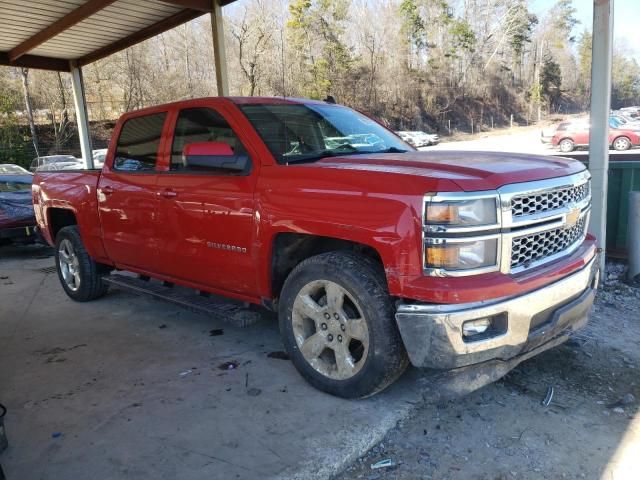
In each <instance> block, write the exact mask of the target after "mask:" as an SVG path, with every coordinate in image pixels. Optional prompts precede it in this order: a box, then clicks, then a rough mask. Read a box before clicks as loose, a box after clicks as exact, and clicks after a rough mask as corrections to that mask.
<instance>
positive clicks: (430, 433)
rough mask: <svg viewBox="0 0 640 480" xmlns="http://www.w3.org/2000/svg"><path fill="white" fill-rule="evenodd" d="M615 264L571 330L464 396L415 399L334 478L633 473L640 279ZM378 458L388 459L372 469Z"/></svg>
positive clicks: (638, 454)
mask: <svg viewBox="0 0 640 480" xmlns="http://www.w3.org/2000/svg"><path fill="white" fill-rule="evenodd" d="M621 273H622V268H620V267H619V266H615V265H610V266H608V282H607V284H606V285H605V286H604V288H603V289H601V291H600V292H599V294H598V298H597V301H596V306H595V309H594V311H593V314H592V317H591V322H590V323H589V325H588V326H587V327H586V328H585V329H584V330H583V331H581V332H580V334H579V335H577V336H576V337H575V338H574V339H572V340H570V341H569V342H568V343H566V344H564V345H562V346H560V347H558V348H556V349H553V350H550V351H547V352H545V353H543V354H541V355H540V356H538V357H536V358H533V359H531V360H529V361H527V362H524V363H523V364H521V365H520V366H519V367H517V368H516V369H515V370H513V371H512V372H511V373H510V374H509V375H507V376H506V377H505V378H503V379H502V380H500V381H498V382H496V383H494V384H492V385H489V386H487V387H485V388H483V389H480V390H478V391H476V392H474V393H472V394H470V395H468V396H467V397H465V398H463V399H459V400H457V401H451V402H448V403H446V404H444V405H426V406H424V407H422V408H420V409H418V411H417V412H416V413H415V414H414V415H413V416H412V417H411V418H409V419H407V420H403V421H402V422H400V424H399V425H398V426H397V427H396V428H395V429H394V430H392V431H391V432H390V433H389V434H388V435H387V437H386V439H385V440H384V441H383V442H381V443H380V444H379V445H377V446H376V447H374V448H373V449H372V450H370V451H369V453H368V454H367V455H365V456H363V457H361V458H360V459H359V460H358V461H356V462H355V463H354V464H353V465H352V466H351V467H350V468H349V469H348V470H347V471H345V472H344V473H343V474H342V475H340V476H338V477H336V480H347V479H367V480H375V479H385V480H386V479H418V478H420V479H423V478H424V479H511V478H526V479H556V478H569V479H571V478H578V479H581V478H587V479H596V478H603V479H605V478H606V479H615V480H619V479H638V478H640V414H639V413H638V400H637V399H639V398H640V377H639V373H640V370H639V368H640V348H638V345H639V344H640V313H639V312H640V289H638V288H632V287H629V286H627V285H626V284H624V283H622V282H621V281H619V279H618V278H617V277H618V276H620V275H621ZM549 387H551V388H553V397H552V399H551V403H550V404H549V405H548V406H547V407H545V406H543V405H542V401H543V400H544V399H545V397H546V395H547V392H548V391H549ZM387 459H388V460H391V462H392V463H393V464H394V465H393V466H391V467H386V468H379V469H372V465H374V464H375V463H376V462H379V461H382V460H387Z"/></svg>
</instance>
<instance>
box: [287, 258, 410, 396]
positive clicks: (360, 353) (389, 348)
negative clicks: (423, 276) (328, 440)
mask: <svg viewBox="0 0 640 480" xmlns="http://www.w3.org/2000/svg"><path fill="white" fill-rule="evenodd" d="M394 312H395V310H394V308H393V303H392V300H391V297H390V296H389V292H388V290H387V286H386V281H385V278H384V271H383V270H382V268H380V266H379V265H377V264H376V262H374V261H372V260H370V259H368V258H367V257H364V256H362V255H358V254H355V253H351V252H329V253H324V254H321V255H317V256H314V257H311V258H308V259H307V260H305V261H303V262H302V263H300V264H299V265H298V266H297V267H296V268H294V269H293V271H292V272H291V274H290V275H289V277H288V278H287V280H286V282H285V284H284V287H283V289H282V295H281V297H280V302H279V318H280V333H281V335H282V339H283V342H284V344H285V347H286V349H287V351H288V353H289V356H290V357H291V360H292V361H293V364H294V365H295V367H296V368H297V369H298V371H299V372H300V374H301V375H302V376H303V377H304V378H305V379H306V380H307V381H308V382H309V383H310V384H311V385H313V386H314V387H316V388H317V389H319V390H322V391H324V392H327V393H330V394H332V395H336V396H339V397H343V398H362V397H367V396H370V395H373V394H375V393H377V392H379V391H381V390H383V389H384V388H386V387H387V386H389V385H390V384H391V383H393V382H394V381H395V380H396V379H397V378H398V377H399V376H400V375H401V374H402V372H404V370H405V369H406V368H407V365H408V364H409V361H408V357H407V353H406V351H405V349H404V346H403V344H402V340H401V338H400V334H399V332H398V329H397V328H396V324H395V319H394Z"/></svg>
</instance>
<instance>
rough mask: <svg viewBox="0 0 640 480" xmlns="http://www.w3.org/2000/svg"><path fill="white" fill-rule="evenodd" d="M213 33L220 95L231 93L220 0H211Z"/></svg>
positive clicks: (217, 84)
mask: <svg viewBox="0 0 640 480" xmlns="http://www.w3.org/2000/svg"><path fill="white" fill-rule="evenodd" d="M211 3H212V7H213V9H212V10H211V34H212V38H213V57H214V62H215V67H216V86H217V87H218V96H219V97H226V96H228V95H229V76H228V74H227V55H226V49H225V45H224V22H223V19H222V6H221V4H220V0H211Z"/></svg>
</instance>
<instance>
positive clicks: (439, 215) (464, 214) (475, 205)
mask: <svg viewBox="0 0 640 480" xmlns="http://www.w3.org/2000/svg"><path fill="white" fill-rule="evenodd" d="M425 217H426V218H425V219H424V220H425V223H426V224H427V225H430V224H438V225H451V226H460V227H467V226H476V225H494V224H496V223H498V218H497V205H496V198H480V199H477V200H462V201H457V200H456V201H444V202H427V205H426V209H425Z"/></svg>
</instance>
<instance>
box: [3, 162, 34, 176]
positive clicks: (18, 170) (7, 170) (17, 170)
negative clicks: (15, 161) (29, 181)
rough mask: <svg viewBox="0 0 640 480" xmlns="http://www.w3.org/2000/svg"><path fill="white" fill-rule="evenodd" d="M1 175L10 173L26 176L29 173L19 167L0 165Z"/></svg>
mask: <svg viewBox="0 0 640 480" xmlns="http://www.w3.org/2000/svg"><path fill="white" fill-rule="evenodd" d="M0 173H9V174H13V173H17V174H19V175H24V174H27V173H29V172H28V171H27V170H25V169H24V168H22V167H19V166H18V165H12V164H9V165H0Z"/></svg>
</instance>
